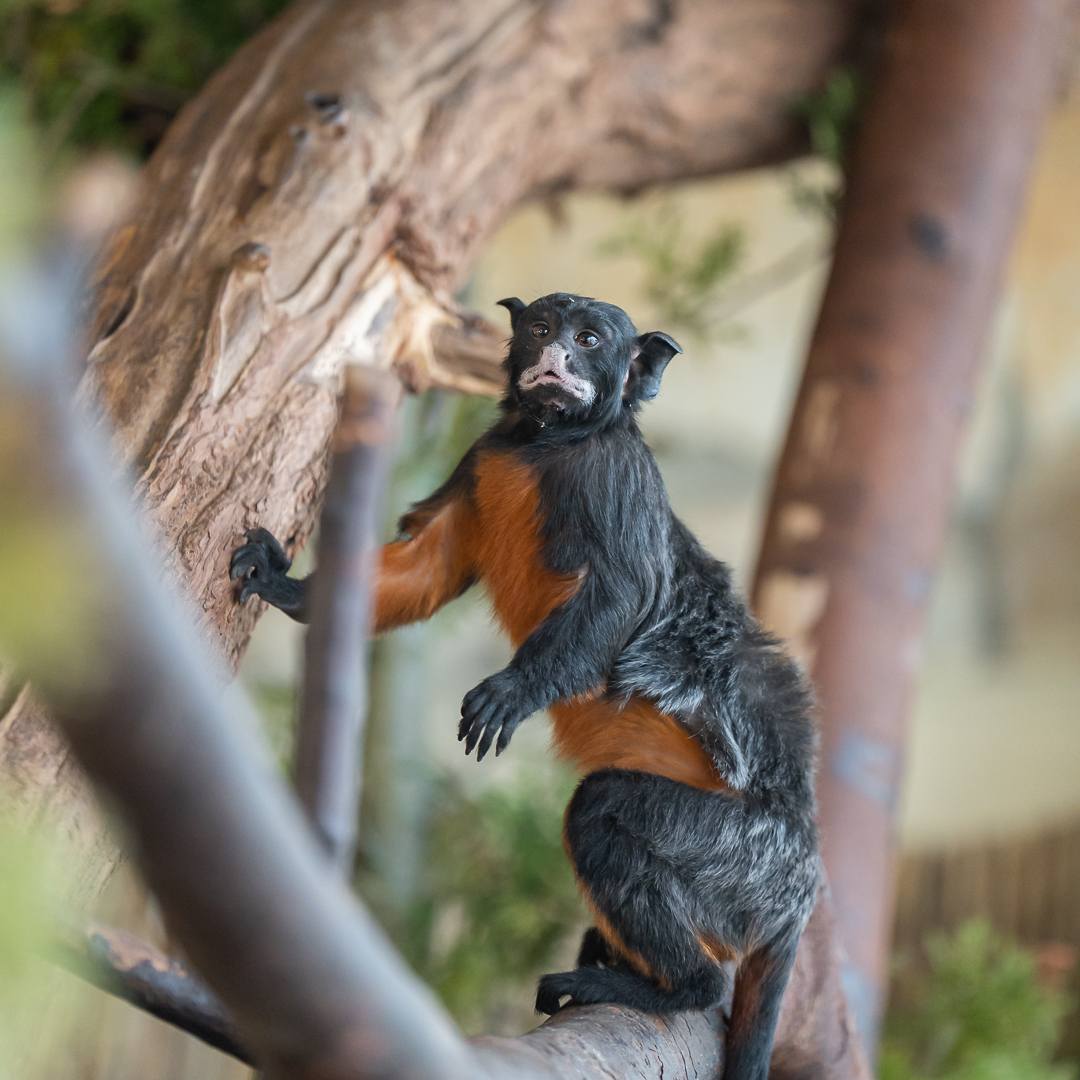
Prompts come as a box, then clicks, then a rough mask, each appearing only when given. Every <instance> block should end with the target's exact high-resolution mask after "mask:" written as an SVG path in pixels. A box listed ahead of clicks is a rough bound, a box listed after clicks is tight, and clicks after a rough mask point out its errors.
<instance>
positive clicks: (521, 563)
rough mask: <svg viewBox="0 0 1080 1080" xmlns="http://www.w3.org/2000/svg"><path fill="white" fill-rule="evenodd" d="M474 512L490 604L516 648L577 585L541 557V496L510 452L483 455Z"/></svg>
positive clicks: (529, 474)
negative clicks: (478, 526) (477, 519)
mask: <svg viewBox="0 0 1080 1080" xmlns="http://www.w3.org/2000/svg"><path fill="white" fill-rule="evenodd" d="M475 500H476V510H477V514H478V515H479V518H480V522H481V525H482V528H481V530H480V535H479V537H478V544H477V549H476V552H475V556H476V562H477V565H478V567H479V568H480V573H481V574H482V576H483V579H484V582H485V584H486V585H487V589H488V593H489V595H490V596H491V604H492V607H494V609H495V614H496V616H497V617H498V620H499V622H500V623H501V624H502V627H503V629H504V630H505V631H506V633H507V635H508V636H509V638H510V641H511V643H512V644H513V646H514V648H515V649H516V648H517V647H518V646H519V645H521V643H522V642H523V641H524V640H525V639H526V638H527V637H528V636H529V635H530V634H531V633H532V632H533V631H534V630H535V629H536V628H537V627H538V626H539V625H540V624H541V623H542V622H543V621H544V619H545V618H546V617H547V616H548V615H549V614H550V612H551V611H552V610H553V609H555V608H556V607H558V606H559V605H560V604H563V603H565V602H566V601H567V600H569V599H570V597H571V596H573V595H574V593H575V592H576V591H577V590H578V588H579V587H580V585H581V575H580V574H557V573H555V572H554V571H552V570H549V569H548V568H547V567H546V566H544V562H543V558H542V556H541V543H540V527H541V525H542V524H543V523H542V521H541V519H540V493H539V491H538V490H537V486H536V476H535V474H534V472H533V470H532V468H531V467H530V466H528V465H525V464H523V463H522V462H520V461H518V460H517V459H516V458H515V457H514V456H513V455H511V454H495V453H492V454H484V455H483V456H482V457H481V458H480V459H479V461H478V462H477V465H476V493H475Z"/></svg>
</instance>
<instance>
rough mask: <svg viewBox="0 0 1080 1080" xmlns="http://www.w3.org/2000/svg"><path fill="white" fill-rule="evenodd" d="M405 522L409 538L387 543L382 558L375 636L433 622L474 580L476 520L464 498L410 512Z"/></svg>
mask: <svg viewBox="0 0 1080 1080" xmlns="http://www.w3.org/2000/svg"><path fill="white" fill-rule="evenodd" d="M401 524H402V528H403V530H405V531H407V532H409V533H410V534H411V536H410V538H409V539H407V540H397V541H395V542H394V543H392V544H387V545H386V546H385V547H384V548H383V549H382V551H381V552H380V555H379V569H378V582H377V586H376V590H377V591H376V601H375V633H376V634H381V633H383V632H384V631H386V630H393V629H394V627H396V626H404V625H406V624H407V623H412V622H418V621H419V620H420V619H428V618H430V617H431V616H432V615H434V614H435V612H436V611H438V610H439V608H441V607H442V606H443V605H444V604H447V603H449V602H450V601H451V600H453V599H455V598H456V597H458V596H460V595H461V594H462V593H463V592H464V591H465V590H466V589H467V588H468V587H469V586H470V585H472V583H473V582H474V581H475V580H476V570H475V567H474V565H473V558H472V552H473V550H474V548H475V545H474V543H473V535H474V531H475V517H474V514H473V512H472V509H471V507H469V506H468V504H467V502H466V501H465V500H464V499H455V500H453V501H449V502H446V503H444V504H443V505H442V506H441V507H439V509H438V510H437V511H436V512H435V513H434V514H430V515H428V514H426V513H424V514H421V513H419V512H414V513H412V514H407V515H406V516H405V517H404V518H403V519H402V523H401Z"/></svg>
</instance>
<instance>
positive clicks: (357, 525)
mask: <svg viewBox="0 0 1080 1080" xmlns="http://www.w3.org/2000/svg"><path fill="white" fill-rule="evenodd" d="M400 385H401V384H400V382H399V381H398V379H397V378H396V376H393V375H389V374H385V373H383V372H379V371H375V370H374V369H371V368H361V367H358V366H357V365H349V366H348V367H347V368H346V371H345V392H344V394H343V396H342V404H341V416H340V419H339V420H338V424H337V427H336V428H335V430H334V441H333V460H332V462H331V466H330V479H329V482H328V483H327V488H326V496H325V500H324V502H323V510H322V517H321V518H320V527H319V540H318V547H317V553H316V559H317V566H318V572H317V573H316V574H315V576H314V578H313V579H312V595H311V628H310V630H309V631H308V634H307V641H306V644H305V666H304V691H303V698H302V702H301V708H300V728H299V733H298V736H297V744H296V789H297V792H298V794H299V795H300V801H301V802H302V803H303V804H304V808H305V809H306V810H307V812H308V815H309V817H310V818H311V821H312V824H313V825H314V828H315V832H316V835H317V836H318V837H319V839H320V840H321V841H322V843H323V844H324V845H325V846H326V848H327V850H328V851H329V852H330V856H331V859H332V861H333V863H334V865H335V866H336V867H337V869H338V871H339V873H341V874H342V876H344V877H348V876H349V874H350V872H351V869H352V861H353V855H354V852H355V848H356V829H357V814H358V812H359V800H360V776H361V760H360V757H361V753H362V747H363V727H364V716H365V714H366V711H367V690H368V688H367V637H368V632H369V624H370V617H369V608H370V603H369V589H368V583H369V580H370V577H371V567H372V558H373V555H374V545H375V530H376V524H377V521H378V508H379V495H380V492H381V489H382V481H383V477H384V474H385V471H386V463H387V451H388V444H389V433H390V427H391V423H392V418H393V411H394V405H395V403H396V401H397V398H398V395H399V394H400Z"/></svg>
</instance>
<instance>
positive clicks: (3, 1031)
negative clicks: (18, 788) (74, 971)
mask: <svg viewBox="0 0 1080 1080" xmlns="http://www.w3.org/2000/svg"><path fill="white" fill-rule="evenodd" d="M53 884H54V883H52V882H50V881H49V875H48V873H47V871H46V859H45V857H44V853H43V851H42V850H41V849H40V848H39V847H38V846H37V845H35V844H33V843H32V842H30V841H28V840H27V839H26V838H25V837H24V836H22V835H21V834H20V833H19V832H18V831H17V830H16V829H15V828H14V827H13V826H12V825H11V823H10V822H8V821H6V820H4V819H2V818H0V1077H3V1078H6V1077H8V1076H9V1075H10V1073H9V1071H8V1067H9V1065H10V1063H11V1061H12V1059H13V1058H14V1057H15V1056H16V1053H15V1048H16V1047H17V1046H19V1045H20V1043H21V1036H22V1035H23V1033H24V1029H25V1025H26V1023H27V1019H28V1013H29V1012H30V1011H32V1009H33V1008H34V1006H35V1005H36V1004H37V997H36V992H37V989H38V985H37V984H38V983H39V981H40V976H41V968H40V962H39V961H36V960H35V956H36V954H38V953H39V952H40V950H41V948H42V945H43V943H44V942H45V941H46V939H47V934H48V932H49V926H48V922H47V915H46V913H47V910H48V907H47V904H48V898H49V896H50V895H52V894H53V893H54V891H55V890H54V888H52V887H51V886H53Z"/></svg>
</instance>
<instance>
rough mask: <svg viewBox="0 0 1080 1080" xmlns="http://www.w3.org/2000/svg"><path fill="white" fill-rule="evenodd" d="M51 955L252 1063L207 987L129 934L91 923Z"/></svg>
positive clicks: (65, 939) (101, 986)
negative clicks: (84, 930) (83, 931)
mask: <svg viewBox="0 0 1080 1080" xmlns="http://www.w3.org/2000/svg"><path fill="white" fill-rule="evenodd" d="M50 958H51V959H53V960H55V962H56V963H57V964H59V965H60V966H61V967H63V968H66V969H67V970H68V971H70V972H71V973H72V974H73V975H78V976H79V978H80V979H85V980H86V981H87V982H89V983H92V984H93V985H94V986H96V987H98V988H99V989H101V990H104V991H106V993H109V994H112V995H113V996H114V997H118V998H122V999H123V1000H124V1001H127V1002H129V1003H130V1004H132V1005H134V1006H135V1007H136V1008H138V1009H142V1011H143V1012H147V1013H149V1014H150V1015H151V1016H156V1017H157V1018H158V1019H159V1020H164V1021H165V1023H167V1024H172V1025H173V1027H177V1028H179V1029H180V1030H181V1031H186V1032H187V1033H188V1034H189V1035H194V1036H195V1038H197V1039H201V1040H202V1041H203V1042H204V1043H207V1044H208V1045H209V1046H212V1047H214V1049H215V1050H221V1051H222V1052H223V1053H226V1054H231V1055H232V1056H233V1057H235V1058H239V1059H240V1060H241V1061H244V1062H246V1063H247V1064H249V1065H252V1064H254V1061H253V1059H252V1057H251V1055H250V1054H249V1053H248V1052H247V1051H246V1050H245V1049H244V1048H243V1047H242V1046H241V1045H240V1042H239V1039H238V1037H237V1034H236V1029H235V1027H234V1026H233V1023H232V1021H231V1020H230V1019H229V1017H228V1016H227V1015H226V1013H225V1010H224V1008H222V1005H221V1002H220V1001H218V999H217V997H216V996H215V995H214V993H213V992H212V991H211V990H210V988H209V987H207V986H206V985H205V984H204V983H203V982H201V981H200V980H199V979H197V978H195V976H194V975H191V974H189V973H188V972H187V970H185V968H184V966H183V964H181V963H180V962H179V961H178V960H175V959H173V958H172V957H169V956H166V955H165V954H164V953H163V952H160V951H159V950H158V949H155V948H154V947H153V946H152V945H148V944H147V943H146V942H144V941H140V940H139V938H137V937H135V936H134V935H132V934H127V933H125V932H124V931H123V930H117V929H115V928H114V927H111V926H101V925H99V924H96V923H93V924H91V925H90V926H89V927H88V928H87V930H86V932H85V933H76V932H74V931H72V932H69V933H67V934H65V935H63V936H62V937H61V938H60V939H59V940H58V941H56V942H55V943H54V945H53V948H52V950H51V952H50Z"/></svg>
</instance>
